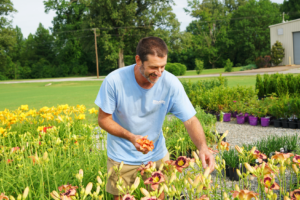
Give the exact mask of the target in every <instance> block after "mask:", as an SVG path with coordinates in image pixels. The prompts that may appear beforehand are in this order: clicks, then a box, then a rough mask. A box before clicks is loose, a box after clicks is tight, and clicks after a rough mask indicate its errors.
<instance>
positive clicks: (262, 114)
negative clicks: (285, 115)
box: [257, 107, 270, 127]
mask: <svg viewBox="0 0 300 200" xmlns="http://www.w3.org/2000/svg"><path fill="white" fill-rule="evenodd" d="M267 113H268V108H266V107H260V109H259V112H258V115H257V116H258V117H259V118H260V124H261V126H263V127H267V126H269V124H270V117H269V116H267Z"/></svg>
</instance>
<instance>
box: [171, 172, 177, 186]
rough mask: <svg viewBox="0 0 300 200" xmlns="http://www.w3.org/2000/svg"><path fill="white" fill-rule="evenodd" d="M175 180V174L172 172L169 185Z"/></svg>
mask: <svg viewBox="0 0 300 200" xmlns="http://www.w3.org/2000/svg"><path fill="white" fill-rule="evenodd" d="M175 179H176V174H175V173H174V172H173V173H172V175H171V178H170V183H172V182H173V181H174V180H175Z"/></svg>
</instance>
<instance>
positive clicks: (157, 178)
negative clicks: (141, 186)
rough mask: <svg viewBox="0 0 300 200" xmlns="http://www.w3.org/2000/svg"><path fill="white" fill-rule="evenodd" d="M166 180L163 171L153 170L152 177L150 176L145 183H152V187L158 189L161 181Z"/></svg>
mask: <svg viewBox="0 0 300 200" xmlns="http://www.w3.org/2000/svg"><path fill="white" fill-rule="evenodd" d="M164 181H165V177H164V175H163V173H161V172H160V171H157V172H153V173H152V174H151V177H150V178H148V179H147V180H145V182H144V183H145V184H151V188H152V190H156V189H157V188H158V186H159V184H160V183H162V182H164Z"/></svg>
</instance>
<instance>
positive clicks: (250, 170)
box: [244, 163, 254, 173]
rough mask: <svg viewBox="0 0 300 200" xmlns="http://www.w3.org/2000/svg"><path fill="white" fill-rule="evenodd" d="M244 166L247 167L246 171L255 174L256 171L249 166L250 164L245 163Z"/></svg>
mask: <svg viewBox="0 0 300 200" xmlns="http://www.w3.org/2000/svg"><path fill="white" fill-rule="evenodd" d="M244 166H245V167H246V169H247V170H248V171H249V172H250V173H253V172H254V169H253V168H252V167H251V166H250V165H249V163H245V164H244Z"/></svg>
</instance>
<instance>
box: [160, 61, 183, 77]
mask: <svg viewBox="0 0 300 200" xmlns="http://www.w3.org/2000/svg"><path fill="white" fill-rule="evenodd" d="M165 69H166V70H167V71H168V72H170V73H172V74H174V75H175V76H180V75H184V74H185V72H186V66H185V65H184V64H181V63H168V64H167V65H166V67H165Z"/></svg>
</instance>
